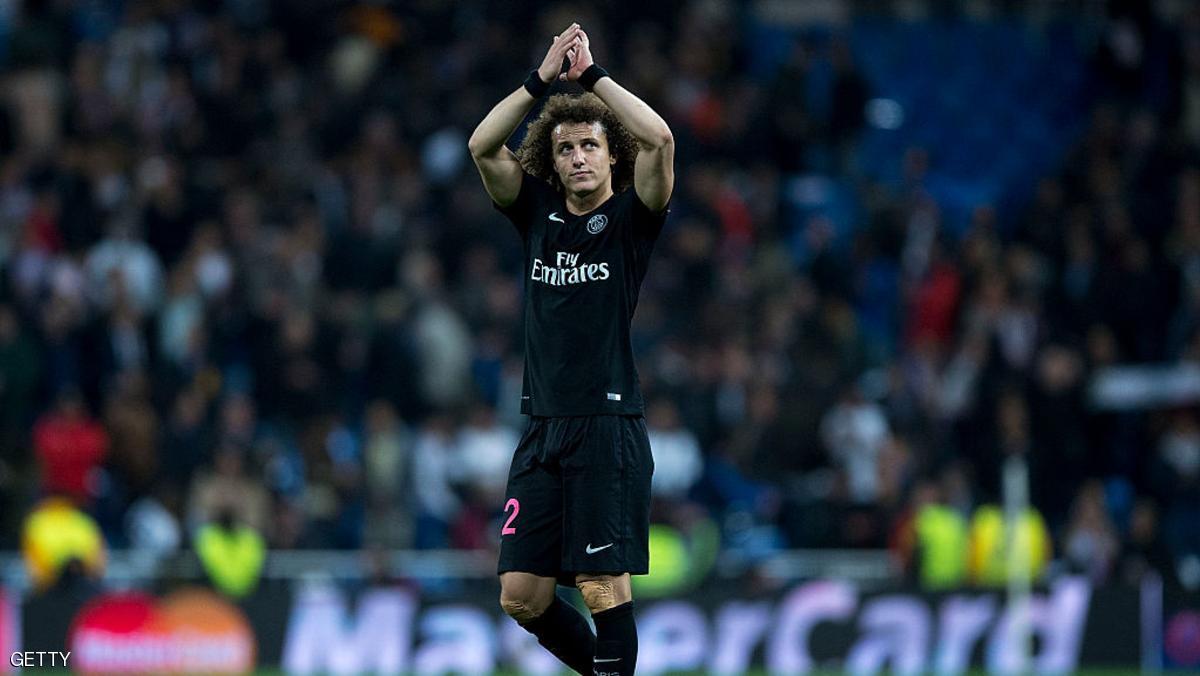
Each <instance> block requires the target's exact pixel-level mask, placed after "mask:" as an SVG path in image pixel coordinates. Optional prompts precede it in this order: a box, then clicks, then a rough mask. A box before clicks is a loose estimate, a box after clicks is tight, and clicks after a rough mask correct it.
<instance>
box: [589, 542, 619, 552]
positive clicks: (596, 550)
mask: <svg viewBox="0 0 1200 676" xmlns="http://www.w3.org/2000/svg"><path fill="white" fill-rule="evenodd" d="M615 544H616V543H615V542H610V543H608V544H606V545H604V546H603V547H593V546H592V543H590V542H589V543H588V546H587V547H584V548H583V551H585V552H587V553H588V554H595V553H596V552H598V551H600V550H602V549H608V548H609V547H611V546H613V545H615Z"/></svg>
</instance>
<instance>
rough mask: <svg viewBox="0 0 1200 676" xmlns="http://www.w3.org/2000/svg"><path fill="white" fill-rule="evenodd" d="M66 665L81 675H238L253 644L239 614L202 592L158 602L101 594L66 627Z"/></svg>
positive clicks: (248, 665)
mask: <svg viewBox="0 0 1200 676" xmlns="http://www.w3.org/2000/svg"><path fill="white" fill-rule="evenodd" d="M69 642H70V646H71V648H70V650H71V666H72V667H74V668H75V669H76V670H79V671H82V672H85V673H123V674H125V673H154V674H163V673H175V674H179V673H196V672H203V673H208V674H212V673H242V672H246V671H249V670H251V669H253V667H254V657H255V655H254V653H255V640H254V632H253V631H252V630H251V629H250V623H249V622H247V621H246V617H245V616H244V615H243V614H242V612H241V611H240V610H238V609H237V608H235V607H234V606H232V605H230V604H229V603H227V602H226V601H225V600H224V599H222V598H221V597H219V596H217V595H215V594H213V593H212V592H209V591H206V590H202V589H185V590H181V591H177V592H174V593H172V594H170V595H168V596H165V597H163V598H162V599H155V598H154V597H153V596H149V595H147V594H141V593H124V594H106V595H104V596H100V597H98V598H96V599H94V600H93V601H91V602H90V603H88V604H87V605H86V606H84V608H83V609H82V610H80V611H79V615H77V616H76V617H75V621H74V622H73V623H72V625H71V632H70V639H69Z"/></svg>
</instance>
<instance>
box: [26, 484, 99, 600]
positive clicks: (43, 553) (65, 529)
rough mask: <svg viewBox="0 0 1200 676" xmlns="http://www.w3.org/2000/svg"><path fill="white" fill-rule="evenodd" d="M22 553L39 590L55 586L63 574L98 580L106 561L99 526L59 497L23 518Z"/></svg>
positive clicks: (43, 503) (47, 500)
mask: <svg viewBox="0 0 1200 676" xmlns="http://www.w3.org/2000/svg"><path fill="white" fill-rule="evenodd" d="M21 551H22V554H23V555H24V558H25V568H26V570H28V571H29V577H30V578H31V579H32V580H33V584H34V586H35V587H37V588H38V589H40V590H46V589H48V588H50V587H51V586H53V585H55V584H56V583H57V582H58V581H59V580H61V579H63V577H62V576H63V575H64V573H69V574H71V575H78V574H80V573H82V574H84V575H87V576H89V577H91V578H93V579H98V578H99V577H100V576H102V575H103V574H104V566H105V562H106V558H107V553H106V547H105V544H104V537H103V536H102V535H101V534H100V528H99V526H97V525H96V522H95V521H94V520H92V518H91V517H90V516H88V515H87V514H86V513H84V512H82V511H80V510H79V509H78V508H77V507H75V505H74V504H72V502H71V501H70V500H69V499H67V498H62V497H52V498H47V499H45V500H43V501H42V502H41V503H39V504H38V505H37V507H36V508H35V509H34V510H33V511H32V512H30V514H29V516H28V517H26V518H25V525H24V527H23V529H22V534H21Z"/></svg>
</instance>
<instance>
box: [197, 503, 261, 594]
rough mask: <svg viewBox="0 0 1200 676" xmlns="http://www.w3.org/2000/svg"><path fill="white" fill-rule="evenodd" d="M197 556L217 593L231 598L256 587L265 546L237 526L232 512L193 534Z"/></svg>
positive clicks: (226, 510) (225, 511)
mask: <svg viewBox="0 0 1200 676" xmlns="http://www.w3.org/2000/svg"><path fill="white" fill-rule="evenodd" d="M195 549H196V555H197V556H198V557H200V563H201V564H202V565H203V566H204V572H205V573H207V574H208V577H209V579H210V580H211V581H212V584H213V586H214V587H216V589H217V590H218V591H220V592H221V593H223V594H225V595H226V596H230V597H232V598H242V597H245V596H248V595H250V594H251V593H253V592H254V590H255V588H257V587H258V581H259V577H260V576H261V574H262V568H263V562H264V561H265V560H266V553H267V549H266V543H265V542H264V541H263V537H262V536H261V535H259V534H258V532H257V531H255V530H254V529H253V528H250V527H249V526H247V525H245V524H244V523H239V522H238V519H237V515H236V512H235V511H234V510H233V509H232V508H228V507H227V508H224V509H222V510H220V511H219V512H217V517H216V519H215V520H213V521H212V522H210V523H207V524H205V525H203V526H201V527H200V530H199V531H198V532H197V533H196V542H195Z"/></svg>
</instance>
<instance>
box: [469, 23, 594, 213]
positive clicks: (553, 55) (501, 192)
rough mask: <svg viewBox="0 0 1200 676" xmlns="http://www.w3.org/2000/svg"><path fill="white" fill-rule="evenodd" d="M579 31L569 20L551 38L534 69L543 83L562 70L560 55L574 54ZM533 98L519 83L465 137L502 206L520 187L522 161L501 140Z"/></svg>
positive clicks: (486, 183) (485, 181) (486, 185)
mask: <svg viewBox="0 0 1200 676" xmlns="http://www.w3.org/2000/svg"><path fill="white" fill-rule="evenodd" d="M581 32H582V31H580V29H579V24H571V25H570V26H569V27H567V29H566V30H565V31H563V32H562V33H560V34H559V35H556V36H555V37H554V39H553V40H552V41H551V44H550V49H549V50H547V52H546V57H545V58H544V59H542V65H540V66H538V69H537V77H538V78H540V79H541V81H542V82H543V83H546V84H548V83H552V82H554V76H555V75H558V72H559V71H560V70H562V63H563V58H564V57H568V55H574V52H573V51H572V50H574V49H576V48H578V46H579V44H580V37H579V35H580V33H581ZM535 101H537V99H536V98H535V97H534V96H533V94H531V93H530V92H529V90H528V89H527V88H526V87H524V86H521V87H518V88H517V89H516V91H514V92H513V93H511V94H509V95H508V96H506V97H504V98H503V99H502V100H501V101H500V103H497V104H496V105H495V107H493V108H492V109H491V111H489V112H488V114H487V116H486V117H484V118H483V121H482V122H480V123H479V126H477V127H475V131H474V132H473V133H472V134H471V139H470V140H469V141H467V148H468V149H469V150H470V151H471V159H473V160H475V166H476V168H478V169H479V176H480V177H481V178H482V179H483V187H484V188H485V189H487V191H488V195H490V196H491V197H492V200H493V201H495V202H496V203H497V204H499V205H501V206H507V205H509V204H512V203H513V201H514V200H516V199H517V194H518V193H519V192H520V191H521V163H520V161H518V160H517V156H516V155H515V154H514V153H513V151H511V150H509V149H508V147H507V146H505V145H504V142H505V141H507V140H508V137H509V136H512V133H513V132H514V131H516V130H517V126H519V125H520V124H521V120H523V119H525V115H526V114H527V113H528V112H529V110H530V108H533V104H534V102H535Z"/></svg>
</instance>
